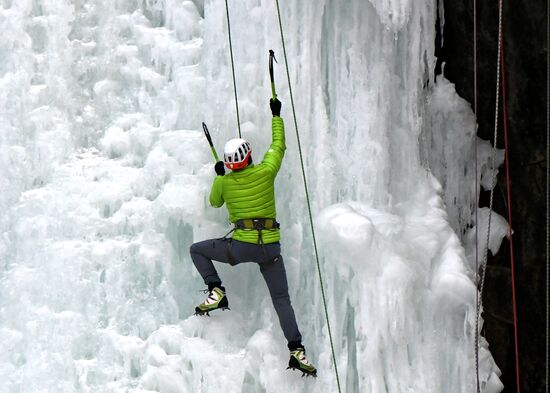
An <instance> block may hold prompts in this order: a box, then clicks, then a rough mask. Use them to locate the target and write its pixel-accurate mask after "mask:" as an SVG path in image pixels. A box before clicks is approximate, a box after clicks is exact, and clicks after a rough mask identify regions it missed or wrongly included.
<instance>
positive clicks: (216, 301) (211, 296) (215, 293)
mask: <svg viewBox="0 0 550 393" xmlns="http://www.w3.org/2000/svg"><path fill="white" fill-rule="evenodd" d="M204 292H205V293H208V297H207V298H206V300H205V301H204V302H202V303H201V304H199V305H198V306H197V307H195V315H204V314H206V315H210V314H209V313H210V311H214V310H217V309H218V308H221V309H222V310H226V309H227V310H229V302H228V301H227V296H225V288H223V287H222V288H219V287H215V288H213V289H212V290H210V291H209V290H208V289H206V290H205V291H204Z"/></svg>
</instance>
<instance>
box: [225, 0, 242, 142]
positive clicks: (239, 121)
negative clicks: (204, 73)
mask: <svg viewBox="0 0 550 393" xmlns="http://www.w3.org/2000/svg"><path fill="white" fill-rule="evenodd" d="M225 11H226V14H227V32H228V33H229V34H228V35H229V53H230V54H231V71H232V72H233V91H234V92H235V109H236V111H237V127H238V128H239V138H241V120H240V119H239V100H238V99H237V82H235V63H234V62H233V45H231V23H230V22H229V5H227V0H225Z"/></svg>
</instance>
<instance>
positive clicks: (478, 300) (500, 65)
mask: <svg viewBox="0 0 550 393" xmlns="http://www.w3.org/2000/svg"><path fill="white" fill-rule="evenodd" d="M502 3H503V1H502V0H499V23H498V48H497V77H496V102H495V122H494V123H495V127H494V136H493V151H492V156H491V165H492V173H491V191H490V200H489V217H488V223H487V236H486V239H485V240H486V241H485V245H484V248H483V262H482V264H481V280H480V282H479V286H480V288H479V293H477V289H476V326H475V331H476V337H475V363H476V364H475V366H476V388H477V392H478V393H481V386H480V382H479V337H480V334H481V332H480V329H479V319H480V318H481V308H482V302H483V288H484V283H485V272H486V267H487V255H488V249H489V239H490V233H491V214H492V211H493V195H494V187H495V184H494V182H495V176H494V172H495V161H496V159H495V156H496V146H497V136H498V132H497V131H498V108H499V93H500V75H501V72H502V106H503V123H504V137H505V148H506V181H507V189H508V223H509V227H510V259H511V274H512V303H513V314H514V339H515V353H516V384H517V391H518V393H519V392H520V379H519V355H518V336H517V309H516V291H515V275H514V254H513V240H512V212H511V199H510V175H509V169H508V165H509V162H508V161H509V160H508V137H507V135H508V132H507V113H506V94H505V91H506V89H505V72H504V71H505V70H504V56H503V54H504V49H503V45H502V19H503V17H502V10H503V4H502ZM476 17H477V15H476V6H475V2H474V42H475V41H476V39H477V37H476V34H477V30H476V27H475V26H476ZM475 48H476V47H475V46H474V51H475ZM475 56H476V55H475V54H474V59H475V61H477V58H476V57H475ZM476 68H477V62H476V64H475V67H474V70H475V71H474V74H475V76H474V85H475V89H476V90H475V94H476V96H475V98H474V100H475V101H476V100H477V80H476V78H477V69H476ZM474 106H475V110H477V101H476V102H475V103H474ZM476 122H477V120H476ZM476 182H477V142H476ZM476 192H477V186H476ZM476 201H477V195H476ZM477 247H478V244H477V208H476V274H477V273H478V270H477V267H478V260H477V257H478V253H477Z"/></svg>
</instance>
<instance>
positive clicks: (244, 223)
mask: <svg viewBox="0 0 550 393" xmlns="http://www.w3.org/2000/svg"><path fill="white" fill-rule="evenodd" d="M280 226H281V225H280V224H279V223H278V222H277V220H275V219H274V218H244V219H242V220H237V221H235V228H236V229H242V230H245V231H247V230H248V231H249V230H254V231H265V230H276V229H279V228H280Z"/></svg>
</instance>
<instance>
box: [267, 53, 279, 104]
mask: <svg viewBox="0 0 550 393" xmlns="http://www.w3.org/2000/svg"><path fill="white" fill-rule="evenodd" d="M273 60H275V63H277V59H276V58H275V52H273V50H272V49H270V50H269V77H270V78H271V99H272V100H273V101H275V100H276V99H277V93H275V77H274V76H273Z"/></svg>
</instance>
